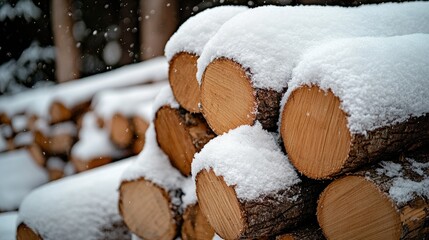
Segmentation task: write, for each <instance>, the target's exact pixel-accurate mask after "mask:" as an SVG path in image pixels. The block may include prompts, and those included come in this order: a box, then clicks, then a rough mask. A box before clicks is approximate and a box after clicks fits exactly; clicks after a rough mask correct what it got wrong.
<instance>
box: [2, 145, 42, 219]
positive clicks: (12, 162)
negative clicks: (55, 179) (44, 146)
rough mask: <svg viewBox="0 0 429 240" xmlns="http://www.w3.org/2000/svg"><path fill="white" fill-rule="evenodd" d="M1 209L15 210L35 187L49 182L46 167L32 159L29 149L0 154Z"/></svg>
mask: <svg viewBox="0 0 429 240" xmlns="http://www.w3.org/2000/svg"><path fill="white" fill-rule="evenodd" d="M0 176H2V180H1V181H0V199H1V201H0V210H1V211H11V210H15V209H17V208H18V207H19V205H20V204H21V201H22V200H23V199H24V198H25V196H26V195H27V194H28V193H30V192H31V190H33V189H34V188H36V187H38V186H40V185H42V184H44V183H46V182H48V180H49V177H48V173H47V172H46V171H45V169H43V168H41V167H40V166H38V165H37V164H36V162H35V161H34V160H33V159H32V157H31V155H30V153H29V152H28V151H27V150H24V149H23V150H17V151H10V152H6V153H1V154H0Z"/></svg>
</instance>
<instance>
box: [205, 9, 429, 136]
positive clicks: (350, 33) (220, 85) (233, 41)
mask: <svg viewBox="0 0 429 240" xmlns="http://www.w3.org/2000/svg"><path fill="white" fill-rule="evenodd" d="M428 9H429V3H427V2H413V3H401V4H396V3H395V4H392V3H390V4H380V5H367V6H360V7H357V8H340V7H320V6H311V7H288V6H286V7H273V6H269V7H259V8H255V9H251V10H248V11H245V12H243V13H241V14H238V15H237V16H235V17H233V18H232V19H230V20H229V21H227V22H226V23H225V24H224V25H223V26H222V27H221V28H220V29H219V30H218V31H217V33H216V34H215V35H214V36H213V37H212V38H211V39H210V41H209V42H208V43H207V44H206V46H205V47H204V50H203V52H202V54H201V56H200V58H199V59H198V61H197V64H198V71H197V79H198V80H199V81H201V105H202V113H203V115H204V117H205V118H206V120H207V122H208V124H209V125H210V126H211V128H212V130H213V131H214V132H215V133H217V134H221V133H224V132H227V131H228V130H230V129H234V128H236V127H237V126H240V125H245V124H248V125H252V124H254V123H255V121H257V120H258V121H259V122H261V124H262V126H263V127H264V128H265V129H269V130H275V129H276V128H277V125H276V124H277V121H278V116H279V105H280V100H281V97H282V94H283V93H284V92H285V90H286V88H287V86H288V81H289V80H290V79H291V75H292V69H293V68H294V67H295V66H296V65H297V64H298V62H299V60H300V57H301V55H302V53H303V52H304V51H305V50H307V49H309V48H311V47H313V46H316V45H318V44H320V43H322V42H324V41H329V40H333V39H337V38H345V37H359V36H393V35H404V34H411V33H416V32H421V33H429V24H426V23H428V22H429V14H428V13H429V12H428ZM316 16H317V17H316ZM338 19H341V21H338ZM249 26H252V27H251V28H249ZM274 26H275V27H274ZM267 39H269V41H267Z"/></svg>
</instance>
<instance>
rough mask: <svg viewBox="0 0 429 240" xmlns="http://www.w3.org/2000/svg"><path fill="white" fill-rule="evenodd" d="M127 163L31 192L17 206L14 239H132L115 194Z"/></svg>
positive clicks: (115, 164) (50, 184)
mask: <svg viewBox="0 0 429 240" xmlns="http://www.w3.org/2000/svg"><path fill="white" fill-rule="evenodd" d="M129 163H130V160H124V161H121V162H118V163H114V164H111V165H109V166H105V167H101V168H98V169H95V170H92V171H88V172H85V173H82V174H78V175H75V176H71V177H68V178H64V179H61V180H58V181H55V182H52V183H49V184H47V185H44V186H42V187H40V188H38V189H36V190H34V191H33V192H31V193H30V194H29V195H28V196H27V197H26V198H25V199H24V201H23V203H22V204H21V206H20V210H19V216H18V224H19V225H18V230H17V239H65V240H66V239H131V235H130V233H129V231H128V229H127V228H126V226H125V225H124V223H123V221H122V219H121V217H120V215H119V212H118V208H117V203H118V194H117V192H116V191H117V188H118V185H119V177H120V176H121V173H122V172H123V171H124V169H125V167H126V166H128V165H129ZM52 193H55V194H52Z"/></svg>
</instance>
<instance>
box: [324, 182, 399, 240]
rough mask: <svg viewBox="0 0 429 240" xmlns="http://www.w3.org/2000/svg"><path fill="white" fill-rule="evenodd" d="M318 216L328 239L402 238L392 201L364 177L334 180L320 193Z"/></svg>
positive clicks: (397, 214) (382, 239)
mask: <svg viewBox="0 0 429 240" xmlns="http://www.w3.org/2000/svg"><path fill="white" fill-rule="evenodd" d="M317 218H318V221H319V225H320V226H321V227H322V230H323V232H324V234H325V236H326V237H327V238H328V239H379V240H385V239H400V236H401V231H402V230H401V229H402V228H401V221H400V216H399V213H398V211H397V209H396V208H395V207H394V204H393V202H391V201H390V200H389V199H388V198H387V196H386V195H384V194H383V193H382V192H381V190H380V189H378V188H377V186H376V185H374V184H373V183H372V182H370V181H368V180H366V179H365V177H357V176H347V177H344V178H342V179H339V180H337V181H335V182H333V183H331V184H330V185H329V186H328V187H327V188H326V189H325V190H324V192H323V193H322V194H321V196H320V199H319V204H318V208H317Z"/></svg>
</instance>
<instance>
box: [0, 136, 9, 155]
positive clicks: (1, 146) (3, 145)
mask: <svg viewBox="0 0 429 240" xmlns="http://www.w3.org/2000/svg"><path fill="white" fill-rule="evenodd" d="M7 145H8V144H7V141H6V139H4V137H3V136H2V135H1V134H0V152H3V151H6V150H7V148H8V147H7Z"/></svg>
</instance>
